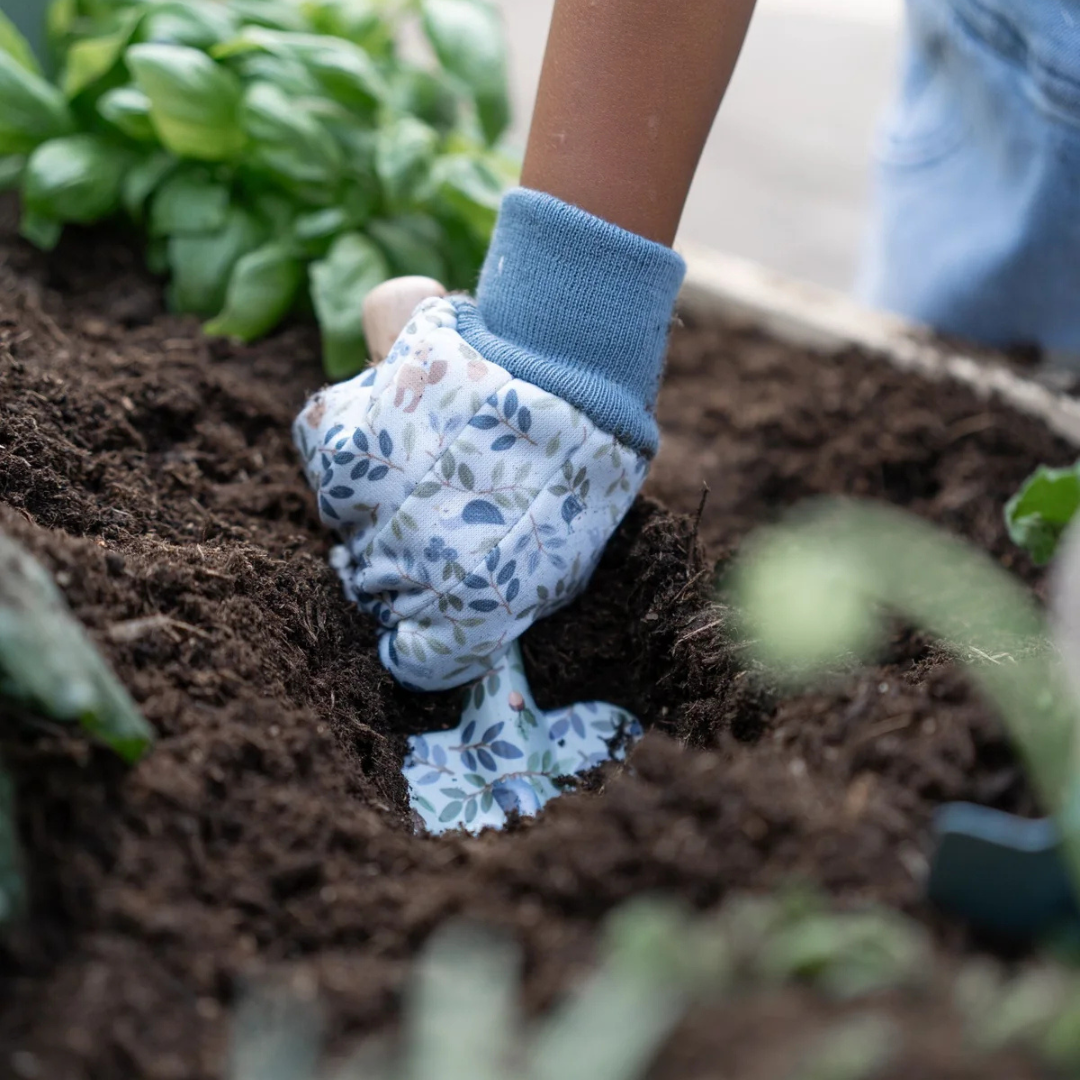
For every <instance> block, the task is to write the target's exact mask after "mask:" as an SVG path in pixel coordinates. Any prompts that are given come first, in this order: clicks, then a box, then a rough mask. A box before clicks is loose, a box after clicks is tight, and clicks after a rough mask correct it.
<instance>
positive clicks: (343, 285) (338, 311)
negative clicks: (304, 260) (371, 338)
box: [311, 233, 390, 380]
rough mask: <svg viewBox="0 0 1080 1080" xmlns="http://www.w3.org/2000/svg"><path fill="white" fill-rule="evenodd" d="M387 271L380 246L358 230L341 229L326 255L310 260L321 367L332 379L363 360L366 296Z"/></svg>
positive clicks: (349, 372)
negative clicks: (320, 335)
mask: <svg viewBox="0 0 1080 1080" xmlns="http://www.w3.org/2000/svg"><path fill="white" fill-rule="evenodd" d="M389 276H390V270H389V267H388V266H387V265H386V260H385V259H384V258H383V255H382V252H380V251H379V249H378V248H377V247H376V246H375V244H374V243H372V241H370V240H368V239H367V238H366V237H365V236H361V235H360V234H359V233H345V235H344V236H341V237H339V238H338V240H337V241H336V242H335V244H334V246H333V247H332V248H331V249H330V253H329V255H327V257H326V258H325V259H322V260H320V261H319V262H316V263H312V264H311V299H312V301H313V302H314V304H315V313H316V315H317V317H318V320H319V327H320V329H321V330H322V342H323V368H324V370H325V371H326V374H327V375H328V376H329V377H330V378H331V379H334V380H338V379H344V378H348V377H349V376H350V375H355V374H356V372H358V371H359V370H360V369H361V368H362V367H363V366H364V364H365V362H366V361H367V346H366V344H365V340H364V320H363V309H364V299H365V297H366V296H367V294H368V293H369V292H371V290H372V289H374V288H375V286H376V285H379V284H381V283H382V282H383V281H385V280H386V279H387V278H388V277H389Z"/></svg>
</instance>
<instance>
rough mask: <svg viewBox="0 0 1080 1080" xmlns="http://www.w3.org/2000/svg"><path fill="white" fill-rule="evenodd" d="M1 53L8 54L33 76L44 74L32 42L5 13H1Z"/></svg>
mask: <svg viewBox="0 0 1080 1080" xmlns="http://www.w3.org/2000/svg"><path fill="white" fill-rule="evenodd" d="M0 52H5V53H7V54H8V56H10V57H11V58H12V59H13V60H14V61H15V62H16V63H17V64H20V65H21V66H22V67H24V68H26V70H27V71H29V72H30V74H31V75H41V74H42V71H41V65H40V64H39V63H38V62H37V57H36V56H35V55H34V50H33V49H32V48H31V47H30V42H29V41H27V40H26V38H24V37H23V36H22V34H20V33H19V30H18V28H17V27H16V26H15V24H14V23H13V22H12V21H11V20H10V19H9V18H8V17H7V16H6V15H5V14H4V13H3V11H0Z"/></svg>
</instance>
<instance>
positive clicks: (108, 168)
mask: <svg viewBox="0 0 1080 1080" xmlns="http://www.w3.org/2000/svg"><path fill="white" fill-rule="evenodd" d="M127 163H128V156H127V154H125V153H124V152H123V151H122V150H119V149H118V148H117V147H116V146H113V145H111V144H109V143H107V142H106V141H105V140H103V139H101V138H99V137H98V136H96V135H68V136H65V137H64V138H61V139H52V140H51V141H49V142H47V143H44V144H43V145H42V146H39V147H38V148H37V150H35V151H34V152H33V153H32V154H31V155H30V158H29V160H28V161H27V163H26V170H25V172H24V173H23V183H22V201H23V206H24V208H25V209H26V210H27V211H29V212H30V213H33V214H38V215H41V216H42V217H46V218H53V219H55V220H56V221H61V222H68V221H71V222H77V223H78V224H80V225H89V224H92V223H93V222H95V221H100V220H101V219H102V218H104V217H107V216H108V215H109V214H111V213H113V212H114V211H115V210H117V209H118V208H119V206H120V187H121V183H122V181H123V177H124V169H125V167H126V165H127Z"/></svg>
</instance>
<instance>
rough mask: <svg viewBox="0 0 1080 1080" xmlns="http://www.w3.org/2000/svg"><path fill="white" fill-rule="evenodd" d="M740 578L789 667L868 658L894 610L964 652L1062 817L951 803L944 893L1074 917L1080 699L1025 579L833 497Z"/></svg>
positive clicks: (749, 608)
mask: <svg viewBox="0 0 1080 1080" xmlns="http://www.w3.org/2000/svg"><path fill="white" fill-rule="evenodd" d="M739 586H740V590H739V591H740V598H741V602H742V605H743V607H744V609H745V611H746V614H747V620H748V623H749V626H750V632H751V635H752V636H753V637H755V638H756V639H758V648H759V655H760V656H761V658H762V659H763V660H764V661H765V662H766V663H768V664H769V665H770V666H772V667H774V668H775V669H776V670H778V671H779V672H780V673H781V674H783V675H785V676H787V677H788V678H792V679H805V678H807V677H808V676H810V675H811V674H813V673H814V672H816V671H819V670H821V669H822V668H823V667H827V666H828V665H830V664H835V663H838V662H840V661H841V660H843V658H844V657H851V658H864V657H865V656H867V655H868V653H869V652H870V651H871V650H872V649H873V647H874V644H875V643H876V642H877V641H878V640H879V639H880V628H881V624H882V619H881V616H882V613H883V612H884V611H891V612H894V613H896V614H898V615H900V616H901V617H903V618H904V619H907V620H909V621H911V622H913V623H914V624H916V625H917V626H919V627H920V628H922V629H925V630H927V631H929V632H930V633H932V634H934V635H935V636H936V637H938V638H940V639H941V640H942V641H943V642H945V643H946V644H947V645H948V646H949V647H950V648H951V649H952V650H953V652H954V653H955V655H956V658H957V660H958V661H959V662H960V663H962V664H963V665H964V666H965V668H966V669H967V671H968V673H969V675H970V676H971V678H972V680H973V681H974V682H975V684H976V685H977V686H978V687H979V688H980V690H981V691H982V692H983V694H984V695H985V696H986V697H987V698H988V699H989V700H991V701H993V702H994V703H995V704H996V705H997V708H998V711H999V713H1000V715H1001V718H1002V720H1003V722H1004V723H1005V726H1006V728H1007V729H1008V731H1009V733H1010V735H1011V736H1012V739H1013V741H1014V743H1015V745H1016V747H1017V750H1018V752H1019V754H1020V756H1021V757H1022V759H1023V760H1024V762H1025V764H1026V765H1027V767H1028V770H1029V773H1030V775H1031V778H1032V782H1033V784H1034V786H1035V788H1036V791H1037V793H1038V795H1039V797H1040V799H1041V801H1042V804H1043V805H1044V806H1045V807H1046V808H1047V809H1048V810H1050V811H1051V813H1052V814H1053V815H1054V816H1055V819H1056V827H1055V826H1054V825H1051V824H1050V823H1048V822H1032V821H1022V820H1021V819H1017V818H1013V817H1011V816H1010V815H1002V814H997V813H996V812H994V811H989V810H986V809H985V808H981V807H967V806H964V807H948V808H946V809H945V811H944V812H943V814H942V816H941V817H940V819H939V823H938V827H939V835H940V838H941V843H940V847H939V850H938V852H937V853H936V856H935V863H934V867H933V869H932V873H931V879H930V891H931V895H932V896H933V897H934V898H935V899H936V900H938V901H939V902H940V903H942V904H943V905H945V906H947V907H949V908H951V909H952V910H955V911H958V912H959V913H960V914H963V915H965V916H966V917H968V918H971V919H973V920H974V921H978V922H979V923H981V924H982V925H984V926H986V927H987V928H989V929H994V930H1000V931H1006V932H1010V933H1021V934H1028V933H1037V932H1040V931H1042V930H1045V929H1047V928H1048V926H1049V924H1050V923H1051V922H1052V921H1053V920H1055V919H1058V918H1061V917H1063V916H1067V915H1068V914H1069V912H1070V907H1071V903H1072V898H1073V897H1075V896H1077V895H1080V893H1078V891H1077V887H1078V885H1080V821H1078V817H1077V815H1078V812H1080V761H1078V757H1077V754H1078V744H1080V740H1078V739H1077V720H1078V705H1077V700H1078V699H1077V698H1076V697H1075V696H1074V694H1073V693H1072V692H1071V689H1070V687H1069V685H1068V682H1067V678H1066V676H1065V673H1064V671H1063V665H1062V664H1061V659H1060V655H1059V653H1058V651H1057V650H1056V648H1055V647H1054V645H1053V643H1052V641H1051V638H1050V634H1049V632H1048V630H1047V627H1046V623H1045V620H1044V618H1043V616H1042V614H1041V612H1040V611H1039V610H1038V608H1037V607H1036V605H1035V603H1034V601H1033V600H1032V599H1031V597H1030V596H1029V595H1028V594H1027V592H1026V591H1025V590H1024V589H1023V587H1022V586H1021V585H1020V584H1019V582H1017V581H1015V580H1014V579H1013V578H1011V577H1010V576H1009V575H1008V574H1006V573H1005V572H1004V571H1003V570H1001V569H1000V568H999V567H998V566H997V565H995V564H994V563H993V561H992V560H991V559H990V558H989V557H987V556H985V555H984V554H982V553H981V552H977V551H975V550H974V549H972V548H970V547H968V546H967V545H965V544H963V543H961V542H959V541H957V540H954V539H952V538H950V537H947V536H945V535H944V534H942V533H941V532H939V531H938V530H936V529H934V528H932V527H931V526H929V525H926V524H924V523H923V522H921V521H919V520H917V519H915V518H913V517H910V516H908V515H905V514H903V513H900V512H898V511H895V510H891V509H887V508H884V507H874V506H869V505H858V504H852V503H843V502H825V503H823V504H821V505H820V506H819V507H818V508H817V510H816V512H812V513H804V515H803V517H802V518H801V519H796V520H795V521H793V522H792V523H791V524H790V525H789V526H788V527H786V528H781V529H778V530H777V531H775V532H773V533H770V534H767V535H764V536H763V537H762V538H761V539H759V540H758V542H757V543H756V544H754V545H753V546H752V547H751V549H750V554H749V556H748V558H747V560H746V562H745V564H744V566H743V568H742V570H741V575H740V578H739ZM1066 881H1067V882H1068V884H1069V885H1070V886H1071V889H1064V888H1063V883H1064V882H1066Z"/></svg>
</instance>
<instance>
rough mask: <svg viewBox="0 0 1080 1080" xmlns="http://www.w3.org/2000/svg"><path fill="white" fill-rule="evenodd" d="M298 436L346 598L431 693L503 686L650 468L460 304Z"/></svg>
mask: <svg viewBox="0 0 1080 1080" xmlns="http://www.w3.org/2000/svg"><path fill="white" fill-rule="evenodd" d="M294 436H295V439H296V444H297V446H298V448H299V450H300V453H301V455H302V457H303V460H304V465H305V469H306V472H307V476H308V479H309V481H310V483H311V485H312V487H313V489H314V490H315V492H316V494H317V499H318V505H319V513H320V515H321V517H322V520H323V521H324V522H325V523H326V524H327V525H328V526H330V527H331V528H333V529H334V530H336V531H337V532H338V534H339V535H340V537H341V540H342V543H341V545H340V546H339V547H337V548H335V549H334V551H333V554H332V557H331V561H332V563H333V565H334V567H335V568H336V569H337V571H338V573H339V574H340V576H341V579H342V582H343V584H344V586H345V591H346V594H347V595H348V596H349V597H350V598H351V599H352V600H354V601H355V602H356V603H357V604H359V605H360V607H362V608H363V609H364V610H365V611H366V612H368V613H369V614H370V615H371V616H373V617H374V618H375V620H376V622H377V624H378V627H379V631H380V640H379V654H380V657H381V659H382V662H383V664H384V665H385V666H386V667H387V668H388V669H389V670H390V671H391V672H392V673H393V674H394V676H395V677H396V678H397V679H398V681H399V682H401V683H403V684H404V685H406V686H408V687H411V688H414V689H422V690H438V689H446V688H449V687H453V686H460V685H464V684H466V683H471V682H474V681H475V680H477V679H480V678H483V677H485V676H488V675H489V674H490V672H491V671H492V669H493V668H494V667H495V665H496V664H497V663H499V662H501V659H502V656H503V654H504V653H505V651H506V649H507V647H508V646H509V645H510V644H511V643H512V642H514V641H515V640H516V639H517V638H518V637H519V636H520V635H521V634H522V633H524V631H525V630H527V629H528V627H529V626H530V625H531V624H532V623H533V622H535V621H536V620H537V619H539V618H542V617H543V616H545V615H547V614H550V613H551V612H552V611H555V610H556V609H557V608H559V607H561V606H563V605H564V604H566V603H568V602H569V601H570V600H572V599H574V597H576V596H577V595H578V594H579V593H580V592H581V591H582V590H583V589H584V588H585V586H586V584H587V583H588V580H589V578H590V576H591V574H592V572H593V570H594V568H595V566H596V563H597V561H598V559H599V557H600V554H601V553H602V551H603V549H604V546H605V545H606V543H607V541H608V539H609V538H610V537H611V534H612V533H613V532H614V530H615V528H616V526H617V525H618V524H619V522H620V521H621V520H622V518H623V516H624V515H625V514H626V511H627V510H628V509H629V507H630V505H631V503H632V502H633V500H634V498H635V496H636V495H637V493H638V491H639V489H640V487H641V485H642V483H643V482H644V479H645V473H646V469H647V461H646V459H645V458H644V457H643V456H642V455H640V454H637V453H635V452H633V451H631V450H628V449H627V448H626V447H625V446H624V445H622V444H621V443H620V442H619V441H618V440H617V439H615V438H613V437H612V436H611V435H608V434H606V433H605V432H603V431H600V430H599V429H598V428H597V427H596V426H595V425H594V424H593V423H592V422H591V421H590V420H589V419H588V418H587V417H585V416H584V415H583V414H582V413H581V412H579V411H578V410H577V409H575V408H573V407H572V406H570V405H568V404H567V403H566V402H564V401H562V400H561V399H559V398H558V397H555V396H554V395H552V394H549V393H547V392H546V391H543V390H540V389H538V388H537V387H535V386H533V385H531V384H530V383H527V382H523V381H521V380H519V379H515V378H513V377H512V376H511V375H510V373H509V372H507V371H506V370H505V369H504V368H501V367H499V366H498V365H496V364H493V363H491V362H490V361H488V360H485V359H484V358H483V357H482V356H480V355H479V354H478V353H477V352H476V351H475V350H474V349H472V348H471V347H470V346H469V345H468V344H466V342H465V341H464V340H463V339H462V338H461V337H460V335H459V334H458V333H457V312H456V309H455V308H454V305H453V303H452V302H451V301H449V300H446V299H431V300H426V301H424V302H423V303H422V304H421V305H420V306H419V307H418V308H417V310H416V312H415V313H414V315H413V317H412V319H411V321H410V323H409V324H408V326H407V327H406V328H405V331H404V332H403V333H402V335H401V337H400V338H399V339H398V341H397V343H396V344H395V346H394V348H393V349H392V350H391V352H390V355H389V356H388V357H387V359H386V360H385V361H384V362H383V363H382V364H380V365H379V366H378V367H377V368H373V369H370V370H368V371H366V372H364V373H363V374H361V375H358V376H357V377H356V378H354V379H352V380H350V381H348V382H345V383H341V384H338V385H337V386H332V387H329V388H328V389H326V390H323V391H322V392H320V393H319V394H316V395H315V396H314V397H313V398H312V399H311V400H310V401H309V402H308V404H307V406H306V407H305V408H304V411H303V412H302V413H301V414H300V416H299V417H298V419H297V421H296V423H295V426H294ZM493 797H494V796H493ZM522 797H523V798H524V797H525V796H524V793H522ZM478 813H479V811H478Z"/></svg>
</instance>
